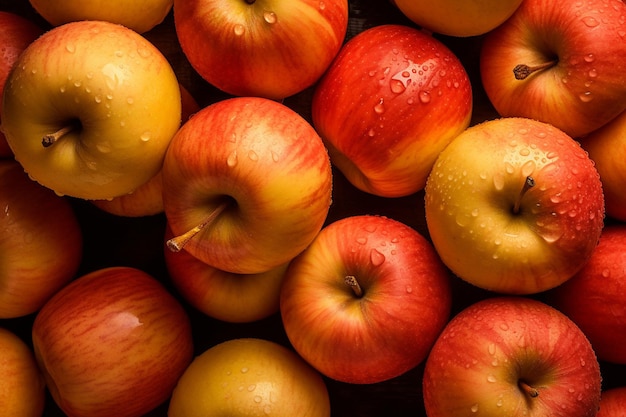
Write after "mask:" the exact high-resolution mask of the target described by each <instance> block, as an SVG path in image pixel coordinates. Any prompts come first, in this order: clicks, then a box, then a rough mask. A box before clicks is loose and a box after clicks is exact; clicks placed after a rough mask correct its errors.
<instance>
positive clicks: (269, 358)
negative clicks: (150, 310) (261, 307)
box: [168, 338, 330, 417]
mask: <svg viewBox="0 0 626 417" xmlns="http://www.w3.org/2000/svg"><path fill="white" fill-rule="evenodd" d="M217 415H228V416H231V417H252V416H265V415H271V416H274V417H293V416H298V417H329V416H330V399H329V396H328V390H327V388H326V385H325V383H324V380H323V379H322V377H321V376H320V375H319V374H318V373H317V372H316V371H315V370H314V369H312V368H311V367H310V366H309V365H308V364H307V363H306V362H305V361H303V360H302V358H300V357H299V356H298V355H297V354H295V353H294V352H293V351H291V350H289V349H287V348H286V347H284V346H282V345H280V344H278V343H275V342H272V341H269V340H263V339H256V338H241V339H230V340H227V341H225V342H222V343H220V344H217V345H215V346H212V347H210V348H209V349H207V350H206V351H205V352H204V353H202V354H200V355H199V356H197V357H196V358H195V359H194V360H193V362H192V363H191V365H189V367H188V368H187V370H186V371H185V373H184V374H183V375H182V376H181V378H180V380H179V381H178V384H177V385H176V388H175V389H174V392H173V394H172V398H171V400H170V404H169V410H168V416H169V417H201V416H217Z"/></svg>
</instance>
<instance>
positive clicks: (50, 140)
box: [41, 123, 78, 148]
mask: <svg viewBox="0 0 626 417" xmlns="http://www.w3.org/2000/svg"><path fill="white" fill-rule="evenodd" d="M77 128H78V126H77V125H76V124H75V123H71V124H69V125H67V126H64V127H62V128H61V129H59V130H57V131H56V132H54V133H48V134H47V135H44V137H43V139H42V140H41V144H42V145H43V147H44V148H47V147H49V146H52V145H54V143H55V142H56V141H58V140H59V139H61V138H62V137H63V136H65V135H67V134H68V133H70V132H72V131H74V130H76V129H77Z"/></svg>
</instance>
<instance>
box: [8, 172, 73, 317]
mask: <svg viewBox="0 0 626 417" xmlns="http://www.w3.org/2000/svg"><path fill="white" fill-rule="evenodd" d="M0 207H2V216H0V230H2V233H0V253H1V256H0V259H1V261H0V318H16V317H22V316H26V315H28V314H32V313H34V312H36V311H37V310H39V309H40V308H41V307H42V306H43V305H44V303H45V302H46V301H48V299H49V298H50V297H52V295H54V294H55V293H56V292H57V291H58V290H60V289H61V288H62V287H64V286H65V285H66V284H67V283H68V282H69V281H70V280H72V279H73V278H74V277H75V274H76V272H77V271H78V268H79V266H80V264H81V261H82V254H83V250H82V244H83V237H82V230H81V226H80V224H79V222H78V219H77V217H76V214H75V213H74V211H73V208H72V206H71V205H70V202H69V201H68V200H66V199H64V198H63V197H59V196H57V195H56V194H54V193H53V192H52V191H51V190H49V189H47V188H45V187H42V186H41V185H39V184H37V183H36V182H34V181H32V180H31V179H30V178H28V176H27V175H26V174H25V173H24V170H23V169H22V167H21V166H20V164H18V163H17V162H15V161H13V160H10V159H6V160H0Z"/></svg>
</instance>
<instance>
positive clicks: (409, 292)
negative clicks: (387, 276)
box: [406, 285, 413, 294]
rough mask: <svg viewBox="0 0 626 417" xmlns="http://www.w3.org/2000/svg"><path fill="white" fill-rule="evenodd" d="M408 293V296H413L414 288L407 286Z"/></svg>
mask: <svg viewBox="0 0 626 417" xmlns="http://www.w3.org/2000/svg"><path fill="white" fill-rule="evenodd" d="M406 292H407V293H408V294H411V293H412V292H413V287H411V286H409V285H407V286H406Z"/></svg>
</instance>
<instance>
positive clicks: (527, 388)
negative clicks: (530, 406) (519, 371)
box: [519, 381, 539, 398]
mask: <svg viewBox="0 0 626 417" xmlns="http://www.w3.org/2000/svg"><path fill="white" fill-rule="evenodd" d="M519 387H520V389H521V390H522V391H524V393H525V394H526V395H528V396H529V397H530V398H537V397H538V396H539V390H538V389H537V388H535V387H533V386H532V385H529V384H528V383H526V381H519Z"/></svg>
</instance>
